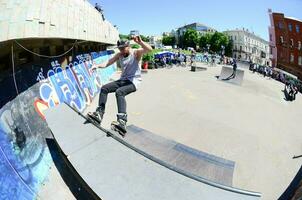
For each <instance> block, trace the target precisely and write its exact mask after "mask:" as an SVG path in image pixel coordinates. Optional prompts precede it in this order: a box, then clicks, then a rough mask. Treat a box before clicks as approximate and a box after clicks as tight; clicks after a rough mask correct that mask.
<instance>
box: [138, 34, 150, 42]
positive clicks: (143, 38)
mask: <svg viewBox="0 0 302 200" xmlns="http://www.w3.org/2000/svg"><path fill="white" fill-rule="evenodd" d="M140 36H141V38H142V40H143V41H144V42H149V41H150V38H149V36H144V35H140Z"/></svg>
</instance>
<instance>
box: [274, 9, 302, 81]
mask: <svg viewBox="0 0 302 200" xmlns="http://www.w3.org/2000/svg"><path fill="white" fill-rule="evenodd" d="M269 18H270V23H271V25H270V27H269V38H270V41H269V45H270V59H271V61H272V65H273V67H276V68H278V69H281V70H284V71H286V72H288V73H290V74H293V75H294V76H297V77H298V79H300V80H302V46H301V42H302V30H301V29H302V21H301V20H298V19H295V18H292V17H286V16H284V14H283V13H273V12H272V11H271V10H269Z"/></svg>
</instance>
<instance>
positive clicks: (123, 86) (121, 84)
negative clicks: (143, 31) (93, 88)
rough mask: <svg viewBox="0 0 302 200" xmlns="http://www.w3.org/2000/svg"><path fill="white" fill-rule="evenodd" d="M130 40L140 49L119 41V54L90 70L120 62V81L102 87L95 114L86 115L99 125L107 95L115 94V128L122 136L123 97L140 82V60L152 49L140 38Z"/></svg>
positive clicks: (124, 101)
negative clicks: (116, 108) (116, 110)
mask: <svg viewBox="0 0 302 200" xmlns="http://www.w3.org/2000/svg"><path fill="white" fill-rule="evenodd" d="M132 39H133V40H134V42H136V43H137V44H139V45H140V46H141V47H142V48H140V49H136V50H134V49H132V48H131V47H130V46H129V41H128V40H119V41H118V42H117V47H118V49H119V51H120V52H119V53H117V54H116V55H115V56H114V57H112V58H111V59H109V60H108V61H107V62H104V63H101V64H98V65H94V66H93V67H92V68H91V70H95V69H97V68H105V67H108V66H110V65H112V64H113V63H115V62H117V61H119V62H120V66H121V69H122V74H121V77H120V79H119V80H117V81H114V82H111V83H108V84H106V85H103V86H102V88H101V92H100V96H99V104H98V107H97V108H96V111H95V112H93V113H88V115H89V116H90V117H92V118H93V119H95V120H97V121H98V122H99V124H101V122H102V119H103V115H104V113H105V105H106V102H107V95H108V93H113V92H115V96H116V100H117V107H118V113H117V123H116V126H117V128H118V129H119V130H121V131H122V132H123V133H124V134H125V133H126V132H127V131H126V123H127V111H126V100H125V96H126V95H128V94H130V93H132V92H135V91H136V90H137V86H138V85H139V83H140V82H141V69H140V64H139V63H140V60H141V58H142V56H143V54H145V53H147V52H149V51H151V50H152V47H151V46H150V45H149V44H147V43H145V42H143V41H142V39H141V37H140V36H133V37H132Z"/></svg>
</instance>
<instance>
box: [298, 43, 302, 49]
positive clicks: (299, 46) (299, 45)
mask: <svg viewBox="0 0 302 200" xmlns="http://www.w3.org/2000/svg"><path fill="white" fill-rule="evenodd" d="M298 50H301V41H299V42H298Z"/></svg>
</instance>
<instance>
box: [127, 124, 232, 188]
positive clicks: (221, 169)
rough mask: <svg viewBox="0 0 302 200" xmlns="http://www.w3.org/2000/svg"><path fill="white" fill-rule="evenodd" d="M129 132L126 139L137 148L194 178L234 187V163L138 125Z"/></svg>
mask: <svg viewBox="0 0 302 200" xmlns="http://www.w3.org/2000/svg"><path fill="white" fill-rule="evenodd" d="M127 129H128V133H127V135H126V137H125V138H124V140H125V141H126V142H128V143H129V144H131V145H133V146H135V147H136V148H139V149H141V150H142V151H144V152H146V153H148V154H150V155H152V156H155V157H156V158H158V159H160V160H162V161H163V162H165V163H168V164H170V165H172V166H174V167H176V168H178V169H181V170H183V171H185V172H187V173H190V174H192V175H195V176H199V177H203V178H205V179H207V180H210V181H213V182H215V183H219V184H222V185H227V186H232V183H233V173H234V168H235V162H233V161H230V160H226V159H224V158H220V157H217V156H215V155H211V154H209V153H206V152H202V151H200V150H197V149H193V148H191V147H189V146H186V145H184V144H181V143H177V142H176V141H173V140H169V139H167V138H164V137H161V136H159V135H156V134H155V133H152V132H150V131H148V130H145V129H143V128H140V127H137V126H135V125H130V126H128V128H127ZM184 134H186V133H184Z"/></svg>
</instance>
